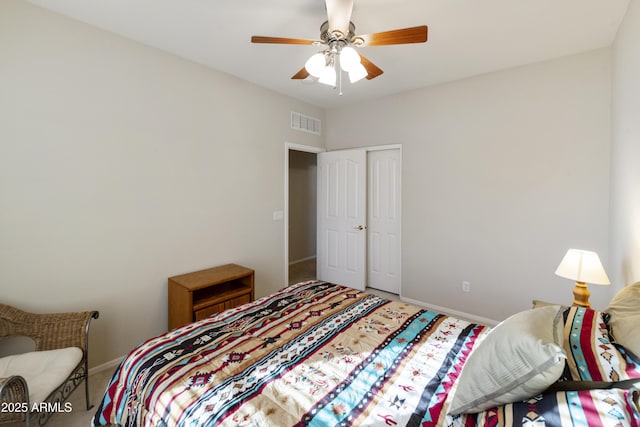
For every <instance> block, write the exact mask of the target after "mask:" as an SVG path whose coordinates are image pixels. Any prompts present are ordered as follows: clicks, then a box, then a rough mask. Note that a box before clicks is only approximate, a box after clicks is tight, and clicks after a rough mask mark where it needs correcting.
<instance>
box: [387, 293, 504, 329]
mask: <svg viewBox="0 0 640 427" xmlns="http://www.w3.org/2000/svg"><path fill="white" fill-rule="evenodd" d="M400 299H401V300H402V301H404V302H408V303H409V304H413V305H418V306H420V307H424V308H428V309H429V310H433V311H437V312H438V313H442V314H448V315H451V316H454V317H458V318H460V319H465V320H468V321H472V322H475V323H480V324H483V325H487V326H496V325H497V324H498V323H500V322H499V321H498V320H494V319H489V318H487V317H481V316H476V315H474V314H470V313H465V312H464V311H459V310H453V309H451V308H447V307H441V306H439V305H434V304H427V303H426V302H422V301H418V300H414V299H411V298H405V297H403V296H401V297H400Z"/></svg>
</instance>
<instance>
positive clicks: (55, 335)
mask: <svg viewBox="0 0 640 427" xmlns="http://www.w3.org/2000/svg"><path fill="white" fill-rule="evenodd" d="M98 316H99V313H98V312H97V311H84V312H73V313H49V314H36V313H29V312H26V311H22V310H19V309H17V308H15V307H12V306H10V305H6V304H0V341H1V340H2V339H3V338H6V337H11V336H26V337H29V338H31V339H32V340H33V341H34V342H35V350H36V352H38V351H44V350H56V349H63V348H68V347H77V348H79V349H80V350H82V357H81V359H80V361H79V362H78V364H77V365H76V366H75V368H73V370H72V371H71V374H70V375H69V376H68V377H67V378H66V380H64V381H63V382H62V384H60V385H59V386H58V387H57V388H55V389H54V390H53V391H52V392H51V393H50V394H49V395H48V396H47V397H46V399H45V400H44V401H45V403H46V404H47V405H50V406H49V407H51V405H53V406H54V407H55V406H56V405H62V404H63V402H64V401H65V400H66V399H67V398H68V397H69V395H71V393H72V392H73V391H74V390H75V389H76V388H77V387H78V385H80V383H81V382H82V381H84V383H85V400H86V405H87V410H89V409H91V406H90V404H89V383H88V372H89V369H88V360H87V359H88V341H89V340H88V338H89V324H90V322H91V319H97V318H98ZM75 351H76V352H77V350H75ZM28 354H29V353H26V354H25V355H28ZM31 354H35V353H31ZM0 376H2V375H0ZM28 387H29V385H28V383H27V382H26V381H25V380H24V378H22V377H21V376H16V375H11V376H8V378H0V404H1V405H3V407H4V408H8V409H12V408H13V409H18V410H13V411H10V410H6V411H0V424H4V423H8V422H16V421H25V423H26V425H27V426H28V425H29V422H30V421H34V420H35V421H36V422H37V424H38V425H43V424H45V423H46V422H47V420H48V419H49V417H50V416H51V414H52V413H53V412H52V411H48V410H44V411H34V412H32V413H31V414H29V413H28V412H29V411H28V410H27V411H24V410H23V409H24V408H28V409H32V407H31V406H29V405H30V402H29V388H28Z"/></svg>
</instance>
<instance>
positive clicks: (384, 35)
mask: <svg viewBox="0 0 640 427" xmlns="http://www.w3.org/2000/svg"><path fill="white" fill-rule="evenodd" d="M358 39H361V40H362V42H363V43H362V45H361V46H385V45H390V44H407V43H424V42H426V41H427V26H426V25H421V26H419V27H411V28H403V29H401V30H391V31H383V32H381V33H371V34H364V35H359V36H356V37H354V38H353V41H355V43H358Z"/></svg>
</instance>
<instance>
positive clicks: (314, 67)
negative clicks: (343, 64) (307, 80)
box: [304, 52, 327, 77]
mask: <svg viewBox="0 0 640 427" xmlns="http://www.w3.org/2000/svg"><path fill="white" fill-rule="evenodd" d="M326 66H327V58H326V57H325V56H324V53H322V52H319V53H316V54H315V55H313V56H312V57H311V58H309V59H308V60H307V62H306V63H305V64H304V68H306V69H307V71H308V72H309V74H311V75H312V76H313V77H320V75H321V74H322V71H323V70H324V68H325V67H326Z"/></svg>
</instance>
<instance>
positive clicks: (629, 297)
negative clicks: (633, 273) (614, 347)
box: [605, 282, 640, 357]
mask: <svg viewBox="0 0 640 427" xmlns="http://www.w3.org/2000/svg"><path fill="white" fill-rule="evenodd" d="M605 311H606V312H607V313H609V315H610V316H611V319H610V320H609V327H610V329H611V335H613V340H614V342H617V343H618V344H621V345H623V346H624V347H625V348H626V349H628V350H630V351H631V352H632V353H633V354H635V355H636V356H638V357H640V282H636V283H634V284H633V285H629V286H625V287H624V288H622V290H620V291H619V292H618V293H617V294H616V296H614V297H613V299H612V300H611V302H610V303H609V306H608V307H607V309H606V310H605Z"/></svg>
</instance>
